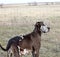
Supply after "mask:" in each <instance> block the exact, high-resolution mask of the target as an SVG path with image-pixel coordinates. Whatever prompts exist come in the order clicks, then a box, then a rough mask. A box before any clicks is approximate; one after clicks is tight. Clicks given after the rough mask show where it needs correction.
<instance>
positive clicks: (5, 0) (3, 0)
mask: <svg viewBox="0 0 60 57" xmlns="http://www.w3.org/2000/svg"><path fill="white" fill-rule="evenodd" d="M32 2H60V0H42V1H41V0H25V1H24V0H22V1H21V0H0V4H19V3H32Z"/></svg>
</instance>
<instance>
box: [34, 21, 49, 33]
mask: <svg viewBox="0 0 60 57" xmlns="http://www.w3.org/2000/svg"><path fill="white" fill-rule="evenodd" d="M35 27H36V28H37V29H38V30H39V31H41V32H43V33H47V32H49V30H50V27H47V25H45V24H44V22H42V21H41V22H37V23H36V24H35Z"/></svg>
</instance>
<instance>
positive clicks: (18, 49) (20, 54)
mask: <svg viewBox="0 0 60 57" xmlns="http://www.w3.org/2000/svg"><path fill="white" fill-rule="evenodd" d="M18 51H19V55H21V54H20V47H19V46H18Z"/></svg>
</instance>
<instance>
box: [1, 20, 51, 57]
mask: <svg viewBox="0 0 60 57" xmlns="http://www.w3.org/2000/svg"><path fill="white" fill-rule="evenodd" d="M49 31H50V27H47V26H46V25H45V24H44V22H42V21H40V22H36V24H35V28H34V30H33V31H32V32H31V33H29V34H26V35H23V36H22V37H20V36H16V37H13V38H12V39H10V40H9V41H8V44H7V47H6V49H4V48H3V47H2V46H1V44H0V47H1V49H2V50H4V51H8V50H9V49H10V48H11V50H12V52H13V54H14V57H20V56H21V55H25V54H27V53H29V52H31V53H32V56H33V57H39V50H40V47H41V35H42V33H47V32H49Z"/></svg>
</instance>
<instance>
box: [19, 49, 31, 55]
mask: <svg viewBox="0 0 60 57" xmlns="http://www.w3.org/2000/svg"><path fill="white" fill-rule="evenodd" d="M29 52H30V50H27V49H24V50H23V51H20V55H25V54H28V53H29Z"/></svg>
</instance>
